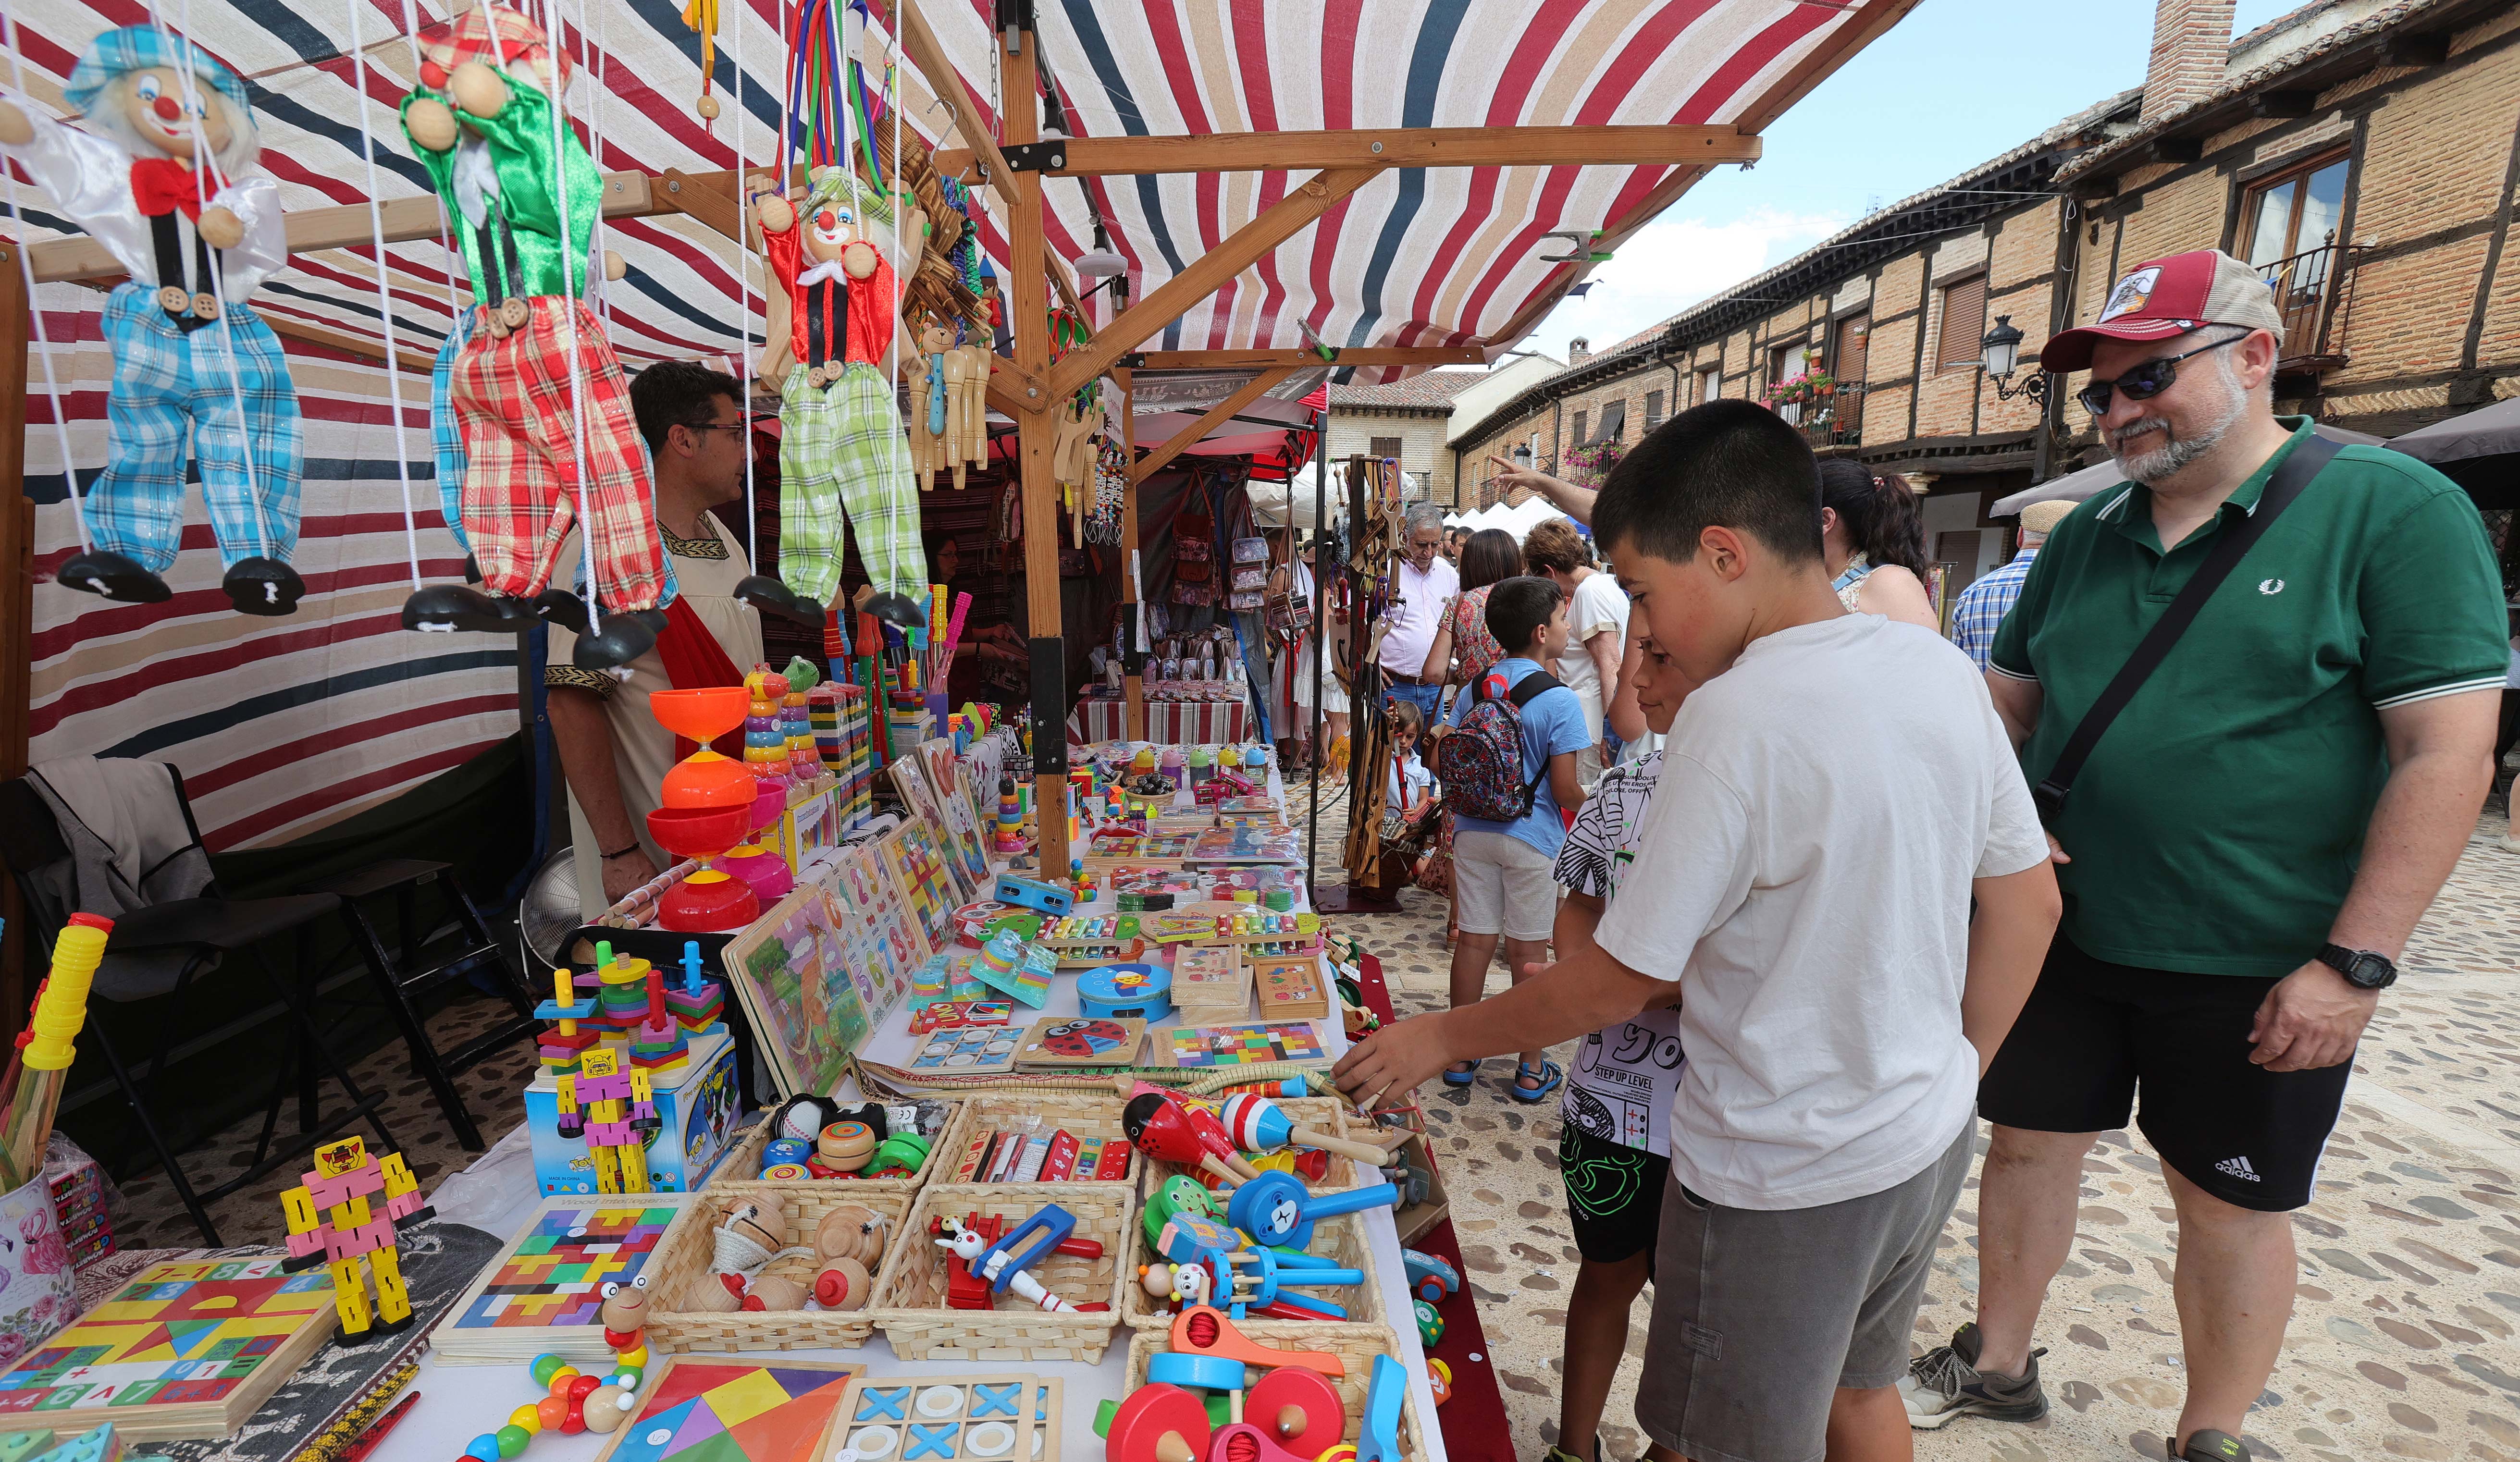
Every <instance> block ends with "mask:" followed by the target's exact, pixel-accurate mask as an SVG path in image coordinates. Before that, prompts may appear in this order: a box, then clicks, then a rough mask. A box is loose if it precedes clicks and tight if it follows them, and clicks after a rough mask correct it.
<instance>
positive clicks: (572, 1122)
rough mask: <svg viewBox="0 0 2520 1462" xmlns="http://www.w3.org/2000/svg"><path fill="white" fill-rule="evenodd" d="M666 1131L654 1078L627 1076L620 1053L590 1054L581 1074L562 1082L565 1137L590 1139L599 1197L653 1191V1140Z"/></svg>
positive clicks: (638, 1072) (635, 1071)
mask: <svg viewBox="0 0 2520 1462" xmlns="http://www.w3.org/2000/svg"><path fill="white" fill-rule="evenodd" d="M661 1130H664V1122H663V1121H662V1119H660V1118H658V1117H657V1115H656V1102H655V1091H654V1088H652V1086H651V1085H649V1082H648V1073H647V1072H646V1071H645V1070H642V1069H640V1068H638V1067H635V1066H634V1067H632V1068H631V1069H630V1070H629V1071H628V1072H626V1073H625V1072H623V1071H622V1070H621V1058H620V1055H619V1053H618V1052H615V1051H613V1050H610V1049H591V1050H588V1051H586V1052H585V1053H583V1054H582V1055H581V1056H580V1057H579V1058H578V1074H577V1075H575V1076H564V1077H562V1078H560V1134H561V1135H562V1136H563V1137H568V1138H572V1139H573V1138H576V1137H580V1136H583V1137H584V1138H585V1139H586V1147H587V1151H588V1153H589V1154H591V1155H592V1156H593V1157H594V1159H595V1189H596V1191H597V1192H599V1193H645V1192H647V1191H648V1190H649V1182H648V1139H649V1138H650V1137H652V1136H653V1135H654V1134H655V1133H657V1132H659V1131H661Z"/></svg>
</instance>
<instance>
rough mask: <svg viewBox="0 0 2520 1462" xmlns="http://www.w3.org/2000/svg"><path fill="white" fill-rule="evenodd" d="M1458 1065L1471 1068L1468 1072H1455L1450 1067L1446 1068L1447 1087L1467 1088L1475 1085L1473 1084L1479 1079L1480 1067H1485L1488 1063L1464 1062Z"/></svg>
mask: <svg viewBox="0 0 2520 1462" xmlns="http://www.w3.org/2000/svg"><path fill="white" fill-rule="evenodd" d="M1458 1064H1460V1065H1463V1066H1467V1067H1468V1068H1469V1070H1467V1071H1455V1070H1454V1069H1453V1068H1452V1067H1450V1066H1447V1067H1445V1068H1444V1085H1447V1086H1466V1085H1470V1084H1471V1083H1473V1082H1475V1081H1477V1080H1478V1079H1479V1067H1481V1066H1482V1065H1484V1064H1486V1063H1484V1062H1480V1061H1463V1062H1461V1063H1458Z"/></svg>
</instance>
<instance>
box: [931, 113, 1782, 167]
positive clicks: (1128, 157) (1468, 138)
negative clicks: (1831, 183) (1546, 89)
mask: <svg viewBox="0 0 2520 1462" xmlns="http://www.w3.org/2000/svg"><path fill="white" fill-rule="evenodd" d="M1053 146H1054V147H1055V148H1057V153H1056V154H1055V156H1056V159H1057V165H1055V166H1051V167H1048V168H1045V169H1043V171H1044V172H1046V173H1047V174H1048V175H1049V176H1051V177H1057V178H1102V177H1127V176H1132V175H1145V174H1148V173H1184V172H1314V171H1319V170H1321V169H1324V168H1331V167H1373V168H1384V167H1551V166H1556V167H1641V166H1653V165H1657V164H1659V165H1662V166H1666V167H1671V166H1678V165H1680V164H1683V163H1701V164H1712V163H1717V162H1756V161H1758V160H1759V139H1758V138H1757V137H1756V136H1754V135H1751V134H1748V133H1744V132H1743V131H1742V130H1741V129H1740V128H1738V127H1732V126H1721V127H1684V126H1617V127H1606V126H1565V127H1388V128H1380V129H1365V130H1353V131H1326V132H1220V133H1212V134H1209V135H1206V136H1189V137H1076V138H1070V139H1069V140H1068V141H1067V142H1066V143H1065V144H1063V145H1061V144H1054V145H1053ZM974 160H975V155H974V154H973V153H972V152H971V151H969V150H967V149H960V148H958V149H955V150H953V151H951V152H943V153H938V154H937V155H936V165H937V166H938V167H939V168H942V169H943V170H944V171H946V172H949V173H951V172H957V171H960V170H961V169H962V168H964V167H966V166H968V165H969V164H970V163H971V162H972V161H974Z"/></svg>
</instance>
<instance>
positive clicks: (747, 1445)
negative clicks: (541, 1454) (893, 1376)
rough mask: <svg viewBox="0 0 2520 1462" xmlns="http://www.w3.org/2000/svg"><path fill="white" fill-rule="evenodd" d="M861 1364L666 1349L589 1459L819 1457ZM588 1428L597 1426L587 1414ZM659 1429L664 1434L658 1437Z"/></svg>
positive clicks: (791, 1461)
mask: <svg viewBox="0 0 2520 1462" xmlns="http://www.w3.org/2000/svg"><path fill="white" fill-rule="evenodd" d="M865 1370H866V1367H865V1366H863V1365H856V1364H841V1363H836V1362H832V1361H828V1360H796V1359H790V1358H788V1357H787V1356H785V1355H780V1356H772V1357H768V1358H766V1359H761V1360H747V1359H743V1358H741V1357H738V1356H732V1355H723V1356H721V1355H668V1356H665V1357H663V1358H661V1359H660V1360H658V1361H657V1363H656V1366H655V1368H654V1369H653V1370H652V1372H650V1375H649V1379H648V1384H647V1385H646V1386H645V1387H644V1388H643V1389H642V1391H641V1392H640V1393H639V1395H638V1396H637V1397H636V1404H637V1408H638V1409H637V1410H636V1411H635V1413H624V1412H619V1411H618V1410H617V1409H616V1411H615V1414H616V1415H619V1416H622V1417H623V1420H622V1421H621V1422H619V1423H618V1424H616V1425H614V1426H612V1427H611V1428H610V1431H611V1434H612V1435H611V1437H610V1438H609V1440H607V1441H606V1442H605V1444H604V1449H603V1450H602V1451H599V1452H597V1453H596V1454H595V1458H594V1462H710V1459H713V1458H726V1457H730V1456H733V1457H742V1458H746V1459H748V1462H817V1458H818V1457H819V1456H820V1455H821V1446H822V1441H823V1437H824V1434H825V1432H826V1431H827V1430H828V1429H829V1428H830V1427H831V1425H832V1421H833V1420H834V1419H835V1418H836V1417H838V1416H839V1414H840V1404H841V1402H840V1398H841V1396H843V1395H845V1394H846V1393H847V1391H848V1387H849V1382H850V1381H852V1380H854V1379H855V1378H856V1377H858V1376H859V1375H861V1374H863V1373H864V1372H865ZM589 1423H590V1424H589V1426H588V1427H587V1430H588V1431H590V1432H592V1431H597V1430H600V1429H599V1428H598V1427H597V1426H595V1425H593V1414H592V1413H591V1414H590V1416H589ZM659 1431H662V1432H663V1433H664V1434H665V1435H664V1436H663V1437H662V1438H658V1437H657V1436H656V1434H657V1433H658V1432H659Z"/></svg>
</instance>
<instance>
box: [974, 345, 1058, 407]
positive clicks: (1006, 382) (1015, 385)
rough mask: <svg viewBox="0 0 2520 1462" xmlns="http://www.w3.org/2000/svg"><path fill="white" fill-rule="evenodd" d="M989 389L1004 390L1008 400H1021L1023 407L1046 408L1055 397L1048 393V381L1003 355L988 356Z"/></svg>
mask: <svg viewBox="0 0 2520 1462" xmlns="http://www.w3.org/2000/svg"><path fill="white" fill-rule="evenodd" d="M989 389H991V390H993V391H994V390H1004V391H1005V392H1006V393H1007V399H1008V400H1010V401H1015V400H1021V401H1022V402H1024V403H1025V404H1026V406H1025V409H1026V410H1031V409H1033V408H1040V409H1042V410H1048V409H1049V406H1050V403H1051V402H1052V401H1053V400H1055V399H1057V398H1055V397H1053V396H1052V395H1051V393H1050V382H1049V381H1047V380H1044V379H1043V378H1042V377H1038V376H1035V375H1034V374H1032V373H1031V372H1030V371H1027V370H1025V369H1023V368H1022V367H1021V366H1018V365H1016V364H1015V363H1014V362H1012V361H1011V360H1008V359H1007V358H1006V357H1005V356H1003V355H992V356H990V357H989Z"/></svg>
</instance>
